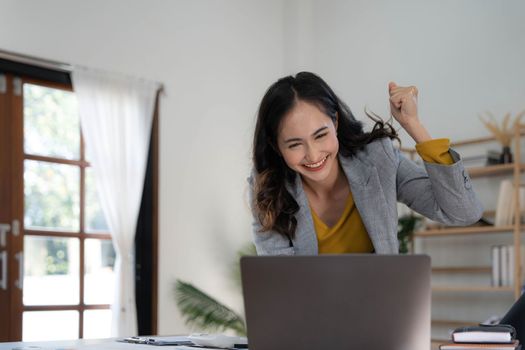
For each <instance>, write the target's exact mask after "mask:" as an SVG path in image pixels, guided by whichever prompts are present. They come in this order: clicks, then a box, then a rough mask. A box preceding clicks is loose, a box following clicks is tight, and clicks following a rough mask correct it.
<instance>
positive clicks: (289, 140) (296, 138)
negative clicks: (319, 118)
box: [284, 125, 328, 143]
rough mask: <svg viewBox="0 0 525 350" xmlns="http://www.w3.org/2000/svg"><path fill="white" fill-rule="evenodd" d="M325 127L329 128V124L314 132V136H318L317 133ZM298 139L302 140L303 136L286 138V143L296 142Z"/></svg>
mask: <svg viewBox="0 0 525 350" xmlns="http://www.w3.org/2000/svg"><path fill="white" fill-rule="evenodd" d="M325 129H328V126H326V125H325V126H323V127H320V128H319V129H317V130H316V131H315V132H314V133H313V134H312V136H316V135H317V134H319V133H320V132H321V131H323V130H325ZM296 141H302V139H301V138H299V137H294V138H291V139H288V140H285V141H284V143H289V142H296Z"/></svg>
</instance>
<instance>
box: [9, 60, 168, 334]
mask: <svg viewBox="0 0 525 350" xmlns="http://www.w3.org/2000/svg"><path fill="white" fill-rule="evenodd" d="M1 54H2V52H1V51H0V225H4V226H3V227H6V225H7V226H9V230H8V231H6V234H5V239H4V240H2V237H1V236H2V234H1V232H2V229H1V227H2V226H0V310H2V313H0V341H17V340H24V341H31V340H47V339H53V340H59V339H76V338H100V337H108V336H109V335H110V330H111V311H110V304H111V302H112V299H113V283H114V282H113V281H114V278H113V276H114V272H113V266H114V262H115V252H114V249H113V246H112V244H111V237H110V235H109V229H108V226H107V223H106V221H105V219H104V215H103V212H102V208H101V205H100V202H99V200H98V198H97V193H96V190H95V178H96V174H94V172H93V170H92V168H91V167H90V164H89V155H88V154H86V151H85V148H84V144H83V139H82V134H81V130H80V123H79V117H78V115H77V108H76V99H75V95H74V93H73V91H72V87H71V82H70V80H69V74H66V73H60V72H55V71H50V70H48V69H44V68H38V67H34V66H29V65H26V64H21V63H16V62H11V61H6V60H3V59H2V56H1ZM157 125H158V124H157V117H156V116H155V118H154V127H153V130H152V141H151V145H150V156H149V160H148V169H147V174H146V183H145V186H144V193H143V199H142V205H141V211H140V215H139V220H138V227H137V237H136V274H137V276H138V278H137V281H136V286H137V303H138V305H141V306H142V307H143V309H140V308H139V309H138V310H137V313H138V316H139V319H138V321H139V333H140V334H154V333H156V312H157V309H156V284H157V268H156V266H157V265H156V249H157V248H156V235H157V205H156V203H157V180H156V178H157V169H158V160H157V154H158V153H157V142H158V138H157V130H158V126H157ZM4 271H5V273H4ZM4 281H5V284H4ZM4 311H7V312H4Z"/></svg>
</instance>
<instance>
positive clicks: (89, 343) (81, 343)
mask: <svg viewBox="0 0 525 350" xmlns="http://www.w3.org/2000/svg"><path fill="white" fill-rule="evenodd" d="M175 348H176V347H175V346H153V345H143V344H128V343H121V342H117V341H115V339H114V338H108V339H89V340H85V339H81V340H64V341H43V342H14V343H0V350H13V349H16V350H73V349H75V350H76V349H78V350H95V349H98V350H169V349H171V350H173V349H175Z"/></svg>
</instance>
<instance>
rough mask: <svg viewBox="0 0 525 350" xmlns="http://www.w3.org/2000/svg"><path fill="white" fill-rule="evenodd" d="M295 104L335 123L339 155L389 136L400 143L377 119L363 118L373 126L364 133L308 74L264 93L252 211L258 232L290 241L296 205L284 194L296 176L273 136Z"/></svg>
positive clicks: (388, 126)
mask: <svg viewBox="0 0 525 350" xmlns="http://www.w3.org/2000/svg"><path fill="white" fill-rule="evenodd" d="M298 100H302V101H305V102H309V103H312V104H314V105H316V106H317V107H318V108H319V109H320V110H321V111H322V112H324V113H325V114H326V115H327V116H329V117H330V119H332V121H333V122H335V121H336V120H337V123H338V127H337V139H338V140H339V152H340V153H341V155H343V156H345V157H352V156H354V155H355V153H356V152H357V151H358V150H360V149H362V148H363V147H364V146H365V145H366V144H368V143H370V142H372V141H373V140H375V139H378V138H382V137H390V138H393V139H397V140H399V138H398V136H397V132H396V130H395V129H394V128H393V126H392V125H391V124H390V123H388V122H384V121H383V120H382V119H381V118H379V117H378V116H377V115H375V114H372V113H368V112H366V114H367V115H368V117H369V118H371V119H372V120H373V121H374V122H375V124H374V127H373V128H372V130H371V131H370V132H364V131H363V125H362V123H361V122H359V121H357V120H356V119H355V118H354V116H353V114H352V112H351V111H350V108H348V106H347V105H346V104H345V103H344V102H343V101H341V100H340V99H339V98H338V97H337V95H336V94H335V93H334V92H333V90H332V89H331V88H330V87H329V86H328V84H326V82H325V81H324V80H323V79H321V78H320V77H319V76H317V75H315V74H313V73H310V72H301V73H298V74H297V75H295V76H287V77H284V78H281V79H279V80H278V81H277V82H275V83H274V84H273V85H271V86H270V88H269V89H268V90H267V91H266V94H265V95H264V97H263V99H262V101H261V104H260V106H259V111H258V115H257V124H256V126H255V134H254V137H253V165H254V167H255V173H256V174H255V179H254V187H253V203H252V207H253V210H254V214H255V216H256V218H257V219H258V220H259V222H260V224H261V226H262V229H261V232H265V231H269V230H273V231H276V232H278V233H280V234H282V235H283V236H285V237H287V238H288V239H291V238H293V237H294V235H295V229H296V226H297V220H296V219H295V213H297V211H298V210H299V205H298V204H297V202H296V201H295V199H294V198H293V197H292V195H291V194H290V193H289V192H288V191H287V189H286V186H285V185H286V182H287V181H288V182H289V183H293V181H294V180H295V176H296V173H295V172H294V171H293V170H292V169H290V168H289V167H288V166H287V165H286V163H285V161H284V159H283V158H282V156H281V155H280V154H279V151H278V146H277V133H278V128H279V124H280V123H281V120H282V119H283V117H284V116H285V115H286V114H287V113H288V112H289V111H290V110H291V109H292V108H293V107H294V106H295V104H296V103H297V101H298Z"/></svg>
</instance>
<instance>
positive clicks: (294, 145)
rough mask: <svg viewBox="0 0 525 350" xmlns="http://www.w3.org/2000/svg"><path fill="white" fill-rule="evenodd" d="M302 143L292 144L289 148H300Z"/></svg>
mask: <svg viewBox="0 0 525 350" xmlns="http://www.w3.org/2000/svg"><path fill="white" fill-rule="evenodd" d="M299 145H300V143H292V144H291V145H290V146H288V148H295V147H297V146H299Z"/></svg>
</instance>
